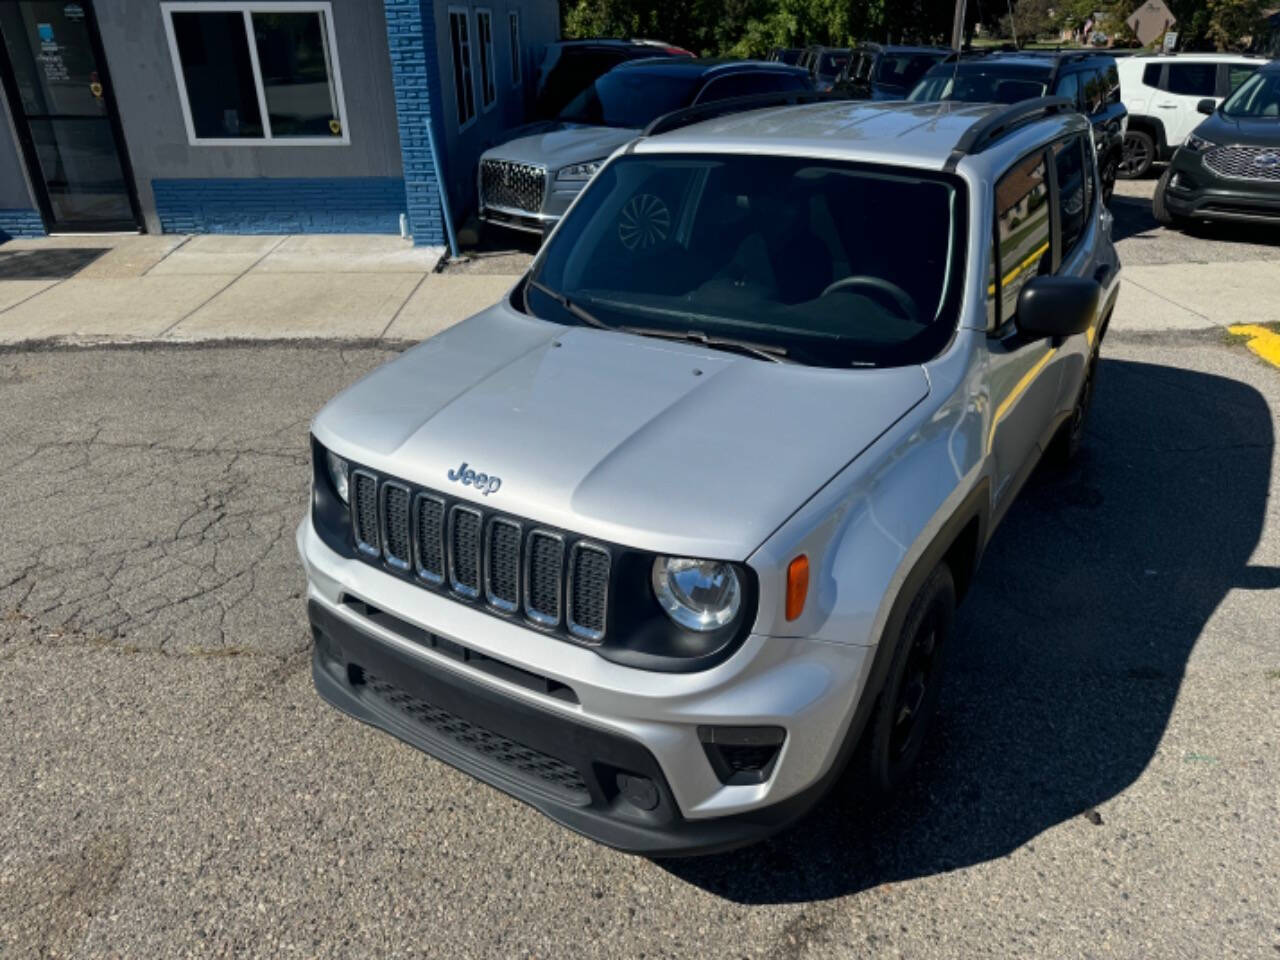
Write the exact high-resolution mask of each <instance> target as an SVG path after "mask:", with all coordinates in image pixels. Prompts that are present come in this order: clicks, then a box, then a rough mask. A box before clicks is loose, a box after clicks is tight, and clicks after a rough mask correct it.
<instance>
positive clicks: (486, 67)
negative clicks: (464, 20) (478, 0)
mask: <svg viewBox="0 0 1280 960" xmlns="http://www.w3.org/2000/svg"><path fill="white" fill-rule="evenodd" d="M481 17H487V18H488V20H489V40H488V42H486V41H485V39H484V35H483V34H482V32H481V30H480V18H481ZM486 48H487V49H486ZM476 50H477V52H479V53H481V54H482V59H481V61H480V62H479V63H477V64H476V66H477V67H479V68H480V109H481V111H482V112H484V113H488V112H489V111H490V110H492V109H493V108H494V107H496V106H497V105H498V65H497V64H496V63H495V62H494V53H495V52H496V51H495V49H494V43H493V11H492V10H490V9H489V8H488V7H476ZM486 80H487V81H488V82H489V89H491V90H492V91H493V99H492V100H490V101H489V102H488V103H485V102H484V90H485V86H484V85H485V81H486Z"/></svg>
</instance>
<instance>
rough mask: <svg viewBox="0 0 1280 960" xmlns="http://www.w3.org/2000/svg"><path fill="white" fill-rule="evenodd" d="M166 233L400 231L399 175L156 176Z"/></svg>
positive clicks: (402, 199)
mask: <svg viewBox="0 0 1280 960" xmlns="http://www.w3.org/2000/svg"><path fill="white" fill-rule="evenodd" d="M151 189H152V192H153V193H154V194H155V202H156V214H157V216H159V218H160V228H161V230H163V231H164V232H165V233H399V232H400V214H401V213H403V212H404V210H405V183H404V181H403V180H401V179H399V178H398V177H311V178H283V177H259V178H254V179H231V178H226V179H212V180H152V181H151Z"/></svg>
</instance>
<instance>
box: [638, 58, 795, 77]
mask: <svg viewBox="0 0 1280 960" xmlns="http://www.w3.org/2000/svg"><path fill="white" fill-rule="evenodd" d="M613 69H614V70H629V71H632V72H634V71H637V70H639V71H642V72H644V73H659V74H662V75H663V76H669V77H691V78H692V77H703V76H706V75H707V74H712V73H734V72H736V71H738V70H744V69H749V70H772V71H774V72H777V73H789V74H796V75H798V76H808V75H809V74H808V72H807V71H806V70H805V69H804V68H803V67H793V66H791V65H789V64H786V63H780V62H779V61H777V60H731V59H715V58H711V57H704V58H700V59H693V58H690V57H643V58H641V59H639V60H627V61H626V62H624V63H620V64H618V65H617V66H616V67H614V68H613Z"/></svg>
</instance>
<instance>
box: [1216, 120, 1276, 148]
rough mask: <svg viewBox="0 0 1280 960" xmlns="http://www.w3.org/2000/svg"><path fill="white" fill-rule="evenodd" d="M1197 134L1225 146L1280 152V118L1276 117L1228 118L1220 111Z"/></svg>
mask: <svg viewBox="0 0 1280 960" xmlns="http://www.w3.org/2000/svg"><path fill="white" fill-rule="evenodd" d="M1195 134H1196V136H1198V137H1204V138H1205V139H1206V140H1211V141H1213V142H1214V143H1217V144H1221V145H1223V146H1240V147H1275V148H1276V149H1277V150H1280V118H1276V117H1228V116H1226V115H1225V114H1223V113H1222V112H1221V111H1219V112H1217V113H1215V114H1214V115H1213V116H1211V117H1208V118H1207V119H1206V120H1205V121H1204V122H1203V123H1202V124H1200V126H1198V127H1196V129H1195Z"/></svg>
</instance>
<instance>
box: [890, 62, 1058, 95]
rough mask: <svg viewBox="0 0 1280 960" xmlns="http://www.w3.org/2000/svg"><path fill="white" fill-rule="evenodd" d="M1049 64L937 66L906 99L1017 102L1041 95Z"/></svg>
mask: <svg viewBox="0 0 1280 960" xmlns="http://www.w3.org/2000/svg"><path fill="white" fill-rule="evenodd" d="M1049 77H1050V69H1049V68H1048V67H1022V66H1013V65H1010V64H1006V65H1004V66H1000V65H998V64H994V63H985V64H972V65H968V66H966V65H964V64H961V65H960V68H959V70H956V68H955V67H954V66H952V65H946V66H939V67H936V68H934V69H933V70H931V71H929V73H928V74H927V75H926V76H925V78H924V79H923V80H921V81H920V83H919V84H917V85H916V88H915V89H914V90H912V91H911V92H910V93H909V94H907V99H908V100H915V101H918V102H925V103H930V102H933V101H936V100H959V101H961V102H962V103H1018V102H1019V101H1022V100H1030V99H1032V98H1033V97H1043V96H1044V95H1045V92H1046V91H1047V90H1048V89H1049Z"/></svg>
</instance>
